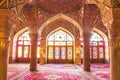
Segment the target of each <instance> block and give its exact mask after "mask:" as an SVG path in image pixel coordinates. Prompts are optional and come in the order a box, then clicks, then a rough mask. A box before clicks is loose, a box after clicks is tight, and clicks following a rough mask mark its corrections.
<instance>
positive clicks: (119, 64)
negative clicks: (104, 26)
mask: <svg viewBox="0 0 120 80" xmlns="http://www.w3.org/2000/svg"><path fill="white" fill-rule="evenodd" d="M112 12H113V23H112V27H111V33H110V35H111V54H110V69H111V75H110V77H111V78H110V79H111V80H120V8H113V10H112Z"/></svg>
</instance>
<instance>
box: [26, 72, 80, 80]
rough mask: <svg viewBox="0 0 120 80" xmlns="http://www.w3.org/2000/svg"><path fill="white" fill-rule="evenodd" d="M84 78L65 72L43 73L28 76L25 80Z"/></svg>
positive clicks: (75, 79) (78, 79) (72, 79)
mask: <svg viewBox="0 0 120 80" xmlns="http://www.w3.org/2000/svg"><path fill="white" fill-rule="evenodd" d="M80 79H82V76H80V75H75V74H69V73H63V72H58V73H54V72H41V73H33V74H28V75H26V76H25V77H24V80H80Z"/></svg>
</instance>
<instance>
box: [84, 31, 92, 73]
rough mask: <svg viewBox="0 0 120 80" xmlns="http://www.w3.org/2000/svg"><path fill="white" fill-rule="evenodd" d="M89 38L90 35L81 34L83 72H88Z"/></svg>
mask: <svg viewBox="0 0 120 80" xmlns="http://www.w3.org/2000/svg"><path fill="white" fill-rule="evenodd" d="M90 36H91V33H90V32H88V33H85V32H84V33H83V38H84V40H83V41H84V58H83V65H84V71H90V46H89V44H90Z"/></svg>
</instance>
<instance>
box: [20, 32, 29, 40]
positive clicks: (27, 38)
mask: <svg viewBox="0 0 120 80" xmlns="http://www.w3.org/2000/svg"><path fill="white" fill-rule="evenodd" d="M18 40H30V37H29V31H26V32H25V33H23V34H22V35H20V37H19V38H18Z"/></svg>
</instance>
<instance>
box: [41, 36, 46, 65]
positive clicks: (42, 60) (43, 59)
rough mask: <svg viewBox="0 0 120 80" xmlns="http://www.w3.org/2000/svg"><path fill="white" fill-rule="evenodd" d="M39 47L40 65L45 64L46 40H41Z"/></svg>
mask: <svg viewBox="0 0 120 80" xmlns="http://www.w3.org/2000/svg"><path fill="white" fill-rule="evenodd" d="M40 42H41V45H40V64H45V63H46V60H47V59H46V39H45V38H41V41H40Z"/></svg>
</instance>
